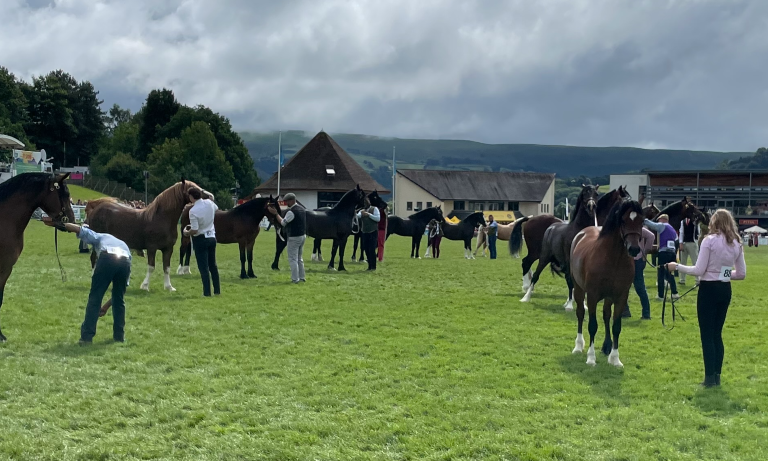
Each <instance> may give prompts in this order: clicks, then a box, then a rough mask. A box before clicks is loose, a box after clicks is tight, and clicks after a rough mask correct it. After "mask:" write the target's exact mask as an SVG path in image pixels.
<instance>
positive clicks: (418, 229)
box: [386, 206, 444, 258]
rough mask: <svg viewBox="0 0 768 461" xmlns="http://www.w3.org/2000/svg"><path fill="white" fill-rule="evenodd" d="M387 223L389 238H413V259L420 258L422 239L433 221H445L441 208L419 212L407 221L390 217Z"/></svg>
mask: <svg viewBox="0 0 768 461" xmlns="http://www.w3.org/2000/svg"><path fill="white" fill-rule="evenodd" d="M388 219H389V222H388V223H387V237H386V238H389V236H390V235H392V234H396V235H401V236H403V237H411V258H420V256H419V251H420V250H421V238H422V237H423V236H424V229H426V228H427V224H429V222H430V221H432V220H433V219H437V220H439V221H443V220H444V218H443V209H442V208H441V207H439V206H437V207H430V208H426V209H424V210H421V211H418V212H416V213H414V214H412V215H410V216H408V218H407V219H403V218H400V217H398V216H390V217H389V218H388Z"/></svg>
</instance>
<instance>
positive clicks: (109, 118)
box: [104, 104, 133, 134]
mask: <svg viewBox="0 0 768 461" xmlns="http://www.w3.org/2000/svg"><path fill="white" fill-rule="evenodd" d="M131 121H133V115H132V114H131V110H130V109H123V108H122V107H120V106H119V105H118V104H113V105H112V107H111V108H110V109H109V112H107V114H106V115H104V125H105V127H106V130H107V134H112V133H114V131H115V129H116V128H117V127H118V126H120V125H122V124H123V123H130V122H131Z"/></svg>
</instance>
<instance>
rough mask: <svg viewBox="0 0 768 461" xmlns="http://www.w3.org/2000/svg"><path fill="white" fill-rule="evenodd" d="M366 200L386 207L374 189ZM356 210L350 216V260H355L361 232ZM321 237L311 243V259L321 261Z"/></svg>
mask: <svg viewBox="0 0 768 461" xmlns="http://www.w3.org/2000/svg"><path fill="white" fill-rule="evenodd" d="M368 200H369V201H370V202H371V205H373V206H375V207H376V208H384V209H386V208H387V202H385V201H384V200H383V199H382V198H381V197H380V196H379V192H378V191H376V190H374V191H373V192H371V193H370V194H368ZM331 209H332V208H330V207H324V208H318V209H316V210H315V211H328V210H331ZM357 211H358V210H355V215H354V217H353V218H352V235H353V236H354V246H353V249H352V261H353V262H354V261H355V253H356V252H357V247H358V245H359V244H360V238H361V237H362V234H361V233H360V221H359V220H358V218H357ZM322 241H323V239H320V238H316V239H315V241H314V243H313V245H312V261H322V260H323V253H322V247H321V244H322ZM362 261H363V249H362V247H360V262H362Z"/></svg>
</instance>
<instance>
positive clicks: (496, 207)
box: [488, 202, 504, 211]
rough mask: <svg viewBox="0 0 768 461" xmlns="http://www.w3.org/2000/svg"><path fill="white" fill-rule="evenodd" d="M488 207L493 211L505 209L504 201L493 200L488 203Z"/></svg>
mask: <svg viewBox="0 0 768 461" xmlns="http://www.w3.org/2000/svg"><path fill="white" fill-rule="evenodd" d="M488 209H489V210H491V211H501V210H503V209H504V202H491V203H489V204H488Z"/></svg>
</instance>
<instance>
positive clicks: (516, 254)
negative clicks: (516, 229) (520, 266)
mask: <svg viewBox="0 0 768 461" xmlns="http://www.w3.org/2000/svg"><path fill="white" fill-rule="evenodd" d="M515 259H520V252H519V251H518V252H517V253H515Z"/></svg>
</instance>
